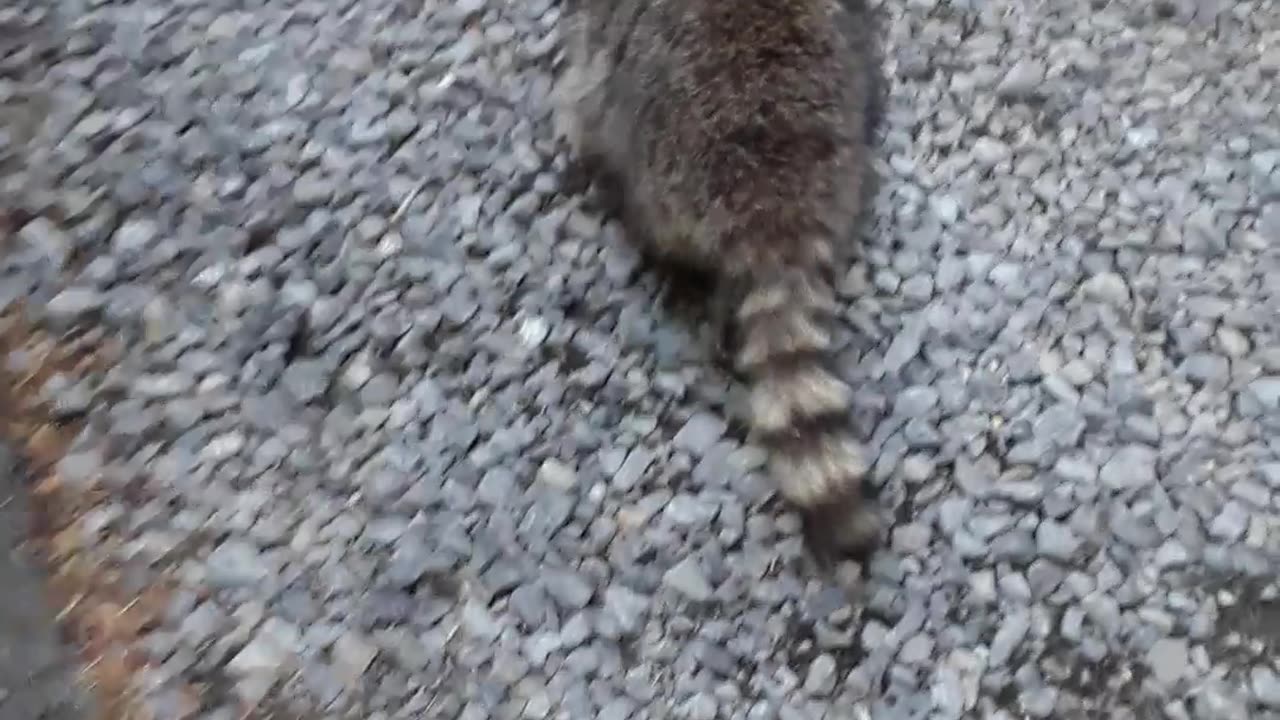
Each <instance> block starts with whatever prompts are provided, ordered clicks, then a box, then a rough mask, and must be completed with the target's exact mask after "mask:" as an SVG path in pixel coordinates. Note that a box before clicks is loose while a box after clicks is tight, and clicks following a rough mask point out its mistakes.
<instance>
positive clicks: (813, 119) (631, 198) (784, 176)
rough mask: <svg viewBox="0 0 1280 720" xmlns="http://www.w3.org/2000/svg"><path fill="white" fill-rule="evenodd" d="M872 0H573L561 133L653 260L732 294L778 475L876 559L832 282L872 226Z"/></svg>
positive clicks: (824, 529) (560, 84) (842, 546)
mask: <svg viewBox="0 0 1280 720" xmlns="http://www.w3.org/2000/svg"><path fill="white" fill-rule="evenodd" d="M866 1H867V0H565V2H566V5H567V7H565V14H564V18H563V19H564V21H565V24H566V25H565V26H566V29H567V36H566V38H565V39H566V44H565V50H566V57H565V65H564V68H563V71H562V73H561V75H560V77H559V78H558V80H557V83H556V90H555V103H556V110H555V114H554V117H555V123H556V127H557V132H558V134H559V135H561V136H562V137H563V138H564V139H565V140H566V141H567V143H568V145H569V147H570V150H571V153H572V154H573V156H574V162H577V163H581V164H582V166H584V167H587V168H589V169H590V170H591V171H593V173H594V174H598V175H601V176H604V177H607V178H608V180H609V181H610V182H612V183H613V184H614V187H615V188H616V192H617V194H618V195H619V196H620V197H619V212H620V213H621V216H622V221H623V226H624V228H625V231H626V232H627V234H628V235H629V236H630V237H631V239H632V240H633V241H634V242H638V243H640V244H641V245H642V247H644V248H645V249H646V251H647V253H648V254H649V255H650V256H651V257H654V258H655V259H658V260H660V261H663V262H669V263H671V264H673V265H675V266H677V267H679V266H684V267H687V268H692V269H696V270H700V271H703V272H707V273H710V274H711V275H712V276H713V277H715V278H716V279H717V281H716V285H715V288H714V290H713V292H714V295H713V297H714V300H713V308H714V312H715V313H716V315H717V316H718V317H719V319H720V322H723V323H724V324H725V325H726V328H725V329H726V330H729V331H730V332H731V334H730V335H727V337H733V338H734V341H733V343H732V347H731V348H730V350H731V354H732V357H733V359H734V363H735V365H736V369H737V370H738V371H739V372H741V373H743V374H744V375H745V376H746V378H747V381H748V387H749V398H750V399H749V403H748V404H749V417H748V418H747V421H748V427H749V429H750V431H751V433H752V435H753V437H754V438H755V439H756V441H757V442H759V444H760V445H761V446H762V447H763V448H764V449H765V450H766V451H767V452H768V453H769V464H768V468H769V473H770V475H772V477H773V480H774V482H775V484H776V486H777V487H778V490H779V492H780V494H781V495H782V497H783V498H785V499H786V500H787V501H789V502H790V503H792V505H793V506H794V507H796V508H798V509H799V510H800V511H801V514H802V515H803V516H804V517H805V519H806V530H807V532H808V534H809V535H810V537H811V538H816V539H817V540H818V541H819V542H820V543H821V544H822V545H823V546H824V548H825V549H831V550H836V551H838V552H839V553H841V554H854V553H861V552H865V551H868V550H870V549H872V548H873V546H874V545H875V544H876V543H877V542H878V540H879V535H880V524H879V522H878V519H877V518H878V515H877V514H876V513H874V512H872V511H871V510H870V509H869V507H868V503H867V500H866V498H864V496H863V488H862V486H863V480H864V477H865V476H866V474H867V471H868V469H869V463H868V459H867V456H866V451H865V449H864V448H863V447H862V445H861V444H860V443H859V442H858V441H857V439H856V437H855V435H854V433H853V431H852V427H851V420H850V414H851V409H852V408H851V403H852V396H853V392H852V389H851V388H850V386H849V385H848V384H847V383H846V382H845V381H844V380H842V379H841V378H840V377H839V375H838V374H837V372H836V370H835V368H834V367H833V366H834V363H833V362H832V323H833V321H834V313H835V312H836V310H837V307H836V302H835V292H834V289H833V285H834V282H835V278H836V276H837V274H838V273H839V271H840V270H841V262H842V260H844V259H845V251H846V250H847V249H848V248H847V245H848V244H849V243H850V242H852V240H853V239H854V236H855V235H856V233H857V230H858V224H859V221H860V219H861V218H862V217H863V206H864V205H865V204H866V201H867V199H868V192H867V189H868V183H871V182H873V181H874V178H873V177H872V175H871V171H870V164H871V158H870V157H869V154H870V153H869V147H870V144H871V139H872V137H873V132H874V130H875V127H874V126H875V123H876V119H877V118H878V116H879V109H878V108H879V104H880V94H881V92H882V91H881V88H882V81H881V79H880V77H879V75H878V73H879V72H880V62H879V58H880V55H879V46H878V43H877V36H876V25H875V24H874V17H873V14H872V11H871V9H870V8H868V7H867V5H866Z"/></svg>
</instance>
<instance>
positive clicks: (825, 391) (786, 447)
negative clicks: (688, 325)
mask: <svg viewBox="0 0 1280 720" xmlns="http://www.w3.org/2000/svg"><path fill="white" fill-rule="evenodd" d="M739 285H740V287H742V288H743V289H742V291H741V294H740V295H739V297H741V304H740V305H738V306H737V307H736V308H734V311H735V317H734V318H733V322H734V329H735V330H736V334H737V336H738V343H737V348H736V353H735V357H734V360H735V363H736V365H737V367H738V369H739V370H740V371H741V372H744V373H745V374H746V376H747V378H748V382H749V383H750V404H749V417H748V425H749V427H750V430H751V432H752V434H753V435H754V436H755V438H756V441H757V442H758V443H759V444H760V445H761V446H762V447H763V448H764V449H765V450H766V451H767V452H768V454H769V470H770V474H771V475H772V476H773V478H774V482H775V483H776V484H777V487H778V490H779V492H780V494H781V495H782V496H783V497H784V498H785V499H786V500H787V501H788V502H790V503H791V504H792V505H793V506H795V507H796V508H798V509H799V510H800V511H801V512H802V514H803V515H804V516H805V520H806V531H807V533H808V534H809V535H810V537H811V539H813V540H814V541H816V543H817V544H819V545H820V546H822V547H823V548H824V549H827V550H833V551H836V552H838V553H839V554H842V555H857V554H861V553H865V552H867V551H869V550H871V549H872V546H873V545H874V544H875V543H876V542H877V540H878V537H879V535H880V523H879V520H878V517H877V515H876V514H875V513H874V512H872V511H871V509H870V508H868V507H867V503H866V501H865V498H864V495H863V487H862V485H863V480H864V478H865V477H866V475H867V472H868V470H869V465H868V461H867V455H866V450H865V449H864V447H863V446H862V444H861V443H860V442H858V440H857V438H856V437H855V435H854V432H853V428H852V422H851V418H850V413H851V410H852V403H853V390H852V389H851V388H850V387H849V385H848V384H847V383H845V382H844V381H843V380H841V379H840V377H839V376H838V375H837V374H836V373H835V371H834V369H833V368H832V365H833V363H832V356H831V344H832V339H831V331H830V327H831V324H832V321H833V315H834V312H835V299H834V292H833V290H832V288H831V283H830V282H828V281H827V280H826V279H825V278H824V277H823V276H822V275H821V273H818V272H813V273H805V272H800V271H794V270H793V271H777V272H764V273H761V272H759V271H758V270H757V271H752V272H750V274H749V275H748V277H746V278H744V279H743V281H742V282H741V283H739Z"/></svg>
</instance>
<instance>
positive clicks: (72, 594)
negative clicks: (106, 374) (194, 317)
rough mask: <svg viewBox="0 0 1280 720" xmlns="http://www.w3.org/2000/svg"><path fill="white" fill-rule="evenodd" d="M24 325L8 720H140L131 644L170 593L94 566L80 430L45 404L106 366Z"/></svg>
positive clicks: (11, 437)
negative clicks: (75, 481) (76, 456)
mask: <svg viewBox="0 0 1280 720" xmlns="http://www.w3.org/2000/svg"><path fill="white" fill-rule="evenodd" d="M4 247H5V235H4V231H3V226H2V225H0V252H3V251H4ZM21 318H22V315H21V311H20V309H15V308H11V309H10V310H9V311H7V312H6V313H4V314H2V315H0V358H6V360H5V362H4V363H3V364H0V409H2V410H3V412H0V503H3V504H4V508H3V510H2V511H0V513H2V514H0V533H3V537H0V542H4V543H6V544H7V547H8V548H14V547H15V546H17V545H18V544H20V543H24V541H29V542H26V543H25V548H24V550H23V552H22V553H21V555H20V554H19V553H17V552H12V551H11V552H10V553H9V554H8V557H6V558H5V559H4V561H3V562H0V588H3V589H2V590H0V648H2V649H3V652H0V718H5V719H6V720H7V719H8V718H14V719H15V720H17V719H18V718H21V719H22V720H41V719H45V718H47V719H48V720H64V719H65V720H70V719H71V718H77V719H82V718H83V719H86V720H87V719H88V718H91V717H92V718H102V720H140V719H141V718H145V717H147V715H145V714H142V713H141V711H140V710H139V709H138V708H136V707H134V706H133V704H132V701H131V699H130V687H131V683H132V682H133V678H134V675H135V673H136V672H137V671H138V670H139V669H140V668H142V667H143V666H144V665H145V662H144V661H143V657H142V656H141V654H140V653H138V652H137V651H136V650H135V649H134V648H133V647H132V645H133V643H134V641H136V639H137V638H138V637H139V635H140V633H141V632H142V631H143V630H144V629H145V628H146V627H147V626H148V625H149V624H151V622H152V621H153V619H154V618H156V617H158V615H159V612H160V611H161V610H162V609H163V608H164V607H165V604H166V593H164V592H163V590H162V589H159V588H153V587H136V588H127V587H126V586H125V584H124V583H123V582H122V581H121V580H122V578H121V577H119V575H120V574H119V573H116V572H113V571H111V570H109V569H105V568H103V567H101V566H99V565H98V564H97V563H96V562H95V560H94V557H95V555H96V553H95V552H94V551H93V549H92V546H91V545H90V544H89V543H88V542H87V541H86V538H85V536H84V534H83V533H82V531H81V527H80V518H81V517H82V514H83V512H84V510H85V509H87V508H89V507H92V505H93V504H94V502H95V495H94V491H93V490H92V489H91V488H69V487H66V486H65V485H64V484H63V483H62V481H61V480H60V478H59V477H58V474H57V472H56V467H57V463H58V462H59V460H61V459H62V457H63V455H64V453H65V451H66V449H67V448H68V447H69V446H70V445H71V441H72V439H73V438H74V437H75V434H76V431H77V429H78V428H77V427H76V423H75V422H74V420H73V419H70V418H66V419H63V420H62V421H57V420H55V419H54V418H53V415H52V413H51V412H50V409H49V408H48V407H47V406H46V404H45V403H44V402H43V401H42V400H41V398H40V395H41V390H42V389H43V388H44V387H45V386H46V383H49V382H50V381H51V380H53V379H55V378H58V377H59V376H61V378H62V379H66V378H74V377H79V376H81V375H83V374H85V373H86V372H89V371H90V370H91V369H93V368H98V367H101V366H102V363H103V360H104V357H103V355H102V354H101V353H100V352H99V349H98V347H97V345H98V343H95V342H90V341H88V340H87V339H83V338H82V339H78V340H77V339H74V338H57V339H54V338H50V337H48V336H45V335H43V334H40V333H35V332H33V331H32V330H31V328H30V327H28V326H27V325H26V324H25V323H24V322H23V321H22V319H21ZM24 515H25V516H26V517H25V518H24V517H23V516H24ZM24 557H30V561H26V560H24V559H22V558H24ZM41 565H43V566H44V567H41ZM128 590H132V592H129V591H128ZM59 625H61V628H60V629H61V630H62V631H63V632H62V633H61V634H62V635H63V638H61V639H60V638H59V637H58V636H59V627H58V626H59ZM65 641H69V642H65ZM67 645H70V646H71V648H68V647H67ZM75 651H78V653H79V656H80V658H79V659H80V660H81V663H80V667H79V668H76V667H75V665H73V660H74V654H75ZM89 698H91V699H89Z"/></svg>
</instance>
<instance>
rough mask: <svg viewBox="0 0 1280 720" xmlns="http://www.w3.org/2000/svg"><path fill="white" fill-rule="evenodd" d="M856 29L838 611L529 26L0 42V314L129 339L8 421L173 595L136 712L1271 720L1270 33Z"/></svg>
mask: <svg viewBox="0 0 1280 720" xmlns="http://www.w3.org/2000/svg"><path fill="white" fill-rule="evenodd" d="M887 4H888V5H891V6H892V10H890V11H889V12H890V13H891V14H892V15H893V21H892V24H891V35H892V37H891V38H890V39H889V41H888V46H889V62H888V66H889V68H890V70H891V71H892V73H893V76H894V81H893V84H892V104H891V108H890V110H889V112H888V115H887V118H886V126H887V127H886V132H885V138H884V143H883V151H882V162H883V166H884V174H885V180H884V184H883V188H882V190H881V193H880V196H879V199H878V211H877V212H878V218H879V220H878V222H877V224H876V226H875V227H874V229H870V230H869V231H868V233H867V240H866V250H865V253H864V262H863V264H861V265H860V266H858V267H856V268H854V270H853V271H851V272H850V273H849V275H848V277H847V278H846V279H845V280H844V282H843V283H842V286H841V292H842V294H843V295H844V296H845V299H846V301H847V307H848V310H847V313H846V317H847V318H848V320H849V329H850V332H849V333H848V339H847V353H846V355H845V358H846V360H847V368H848V371H849V373H850V374H851V375H852V376H853V377H854V378H855V379H856V380H857V384H858V387H859V388H860V389H859V397H860V403H859V408H860V409H859V413H860V425H861V428H862V430H863V431H864V432H865V433H866V439H867V441H868V443H869V444H870V445H871V447H872V448H873V449H874V450H875V451H876V452H877V453H878V462H877V463H876V465H875V476H876V479H877V481H878V482H879V484H880V485H881V486H882V487H883V491H882V493H881V496H880V498H879V501H880V503H881V504H882V505H883V507H884V509H885V512H887V513H892V514H893V515H894V516H895V517H896V518H897V522H896V525H895V527H894V529H893V531H892V537H891V541H890V544H889V547H888V548H886V550H885V551H884V552H882V553H880V554H879V555H878V556H877V557H876V559H875V560H874V561H872V562H871V563H870V564H869V566H868V567H867V568H865V571H866V572H865V582H864V586H863V587H862V588H861V590H860V593H859V594H858V595H857V596H856V597H855V598H854V599H853V600H852V601H849V600H847V599H846V596H845V595H844V594H842V593H841V591H840V590H838V589H837V588H836V587H834V586H832V585H829V584H826V583H824V582H822V581H820V580H818V579H817V578H818V577H820V576H818V575H816V574H815V573H814V572H813V571H812V569H811V568H809V567H808V566H807V564H806V563H805V561H804V560H803V553H802V550H801V543H800V538H799V535H798V523H797V522H796V518H795V517H793V516H792V515H791V514H789V513H786V512H784V511H783V509H782V508H781V507H780V506H779V503H778V502H777V500H776V499H774V498H773V496H772V493H771V491H770V489H769V485H768V483H767V482H766V481H765V480H764V479H763V478H762V477H761V476H760V474H759V472H758V469H759V463H760V460H761V458H760V454H759V452H758V451H757V450H755V449H752V448H750V447H747V446H744V445H743V444H742V443H741V433H740V432H739V429H738V428H737V427H736V425H734V424H730V423H726V422H725V421H724V420H723V419H722V418H724V417H725V413H726V404H728V405H730V406H732V404H733V403H735V402H737V397H736V395H735V394H734V392H736V391H734V392H730V389H731V386H730V383H729V380H728V378H726V377H725V375H724V374H723V373H722V372H721V371H719V370H718V369H716V368H715V367H714V366H713V365H711V364H710V352H709V350H710V347H711V346H710V343H709V342H708V340H709V338H707V337H706V334H705V332H704V331H703V330H701V329H700V328H699V326H698V325H696V324H690V323H688V322H686V320H687V318H685V317H684V316H683V315H681V314H680V313H677V312H674V311H672V310H671V309H670V306H669V304H667V303H663V302H662V301H661V299H660V298H661V296H662V294H663V291H662V288H661V284H660V283H659V281H658V280H657V279H656V278H654V277H652V276H651V275H649V274H648V273H644V272H637V268H638V264H637V263H638V261H637V258H636V255H635V253H634V252H633V251H631V250H630V249H629V247H628V245H627V244H626V242H625V239H624V238H622V237H621V235H620V233H619V231H618V229H617V226H616V224H614V223H611V222H606V219H605V218H602V217H601V216H600V215H599V214H598V213H597V212H596V211H594V210H592V209H591V207H590V206H589V205H587V204H584V201H583V200H582V198H575V197H568V196H566V195H564V194H562V193H560V192H559V191H558V189H557V188H558V184H559V182H560V181H559V179H558V178H559V176H558V174H557V170H558V168H560V167H562V166H563V164H564V158H563V157H556V148H555V147H554V146H553V145H551V144H550V143H549V141H548V138H549V127H548V122H547V118H546V102H545V94H546V91H547V87H548V77H547V75H546V70H545V68H546V67H547V64H548V62H549V61H550V59H551V57H552V55H553V53H554V51H555V48H556V42H557V38H556V35H555V30H554V28H555V26H556V24H557V17H558V11H557V9H556V8H555V7H554V6H553V4H552V2H551V0H523V1H522V2H509V3H503V2H498V1H497V0H487V2H486V0H455V1H454V2H434V1H429V2H426V3H414V2H405V1H404V0H358V1H354V0H346V1H339V2H328V1H325V0H271V1H270V2H267V0H199V1H197V0H178V1H174V0H117V1H116V2H108V1H107V0H62V1H60V2H57V3H50V2H47V0H11V2H9V3H7V4H5V6H4V7H3V8H0V209H2V210H3V213H4V215H5V216H6V217H7V225H8V230H7V231H5V230H4V229H3V228H0V240H2V241H3V242H4V250H3V254H2V255H0V272H2V274H0V305H3V306H10V305H14V307H16V304H17V303H18V301H19V300H25V302H24V303H22V304H23V305H24V306H25V308H26V313H27V316H28V319H29V320H30V321H31V322H33V323H35V324H36V325H37V327H38V328H40V329H42V330H44V331H46V332H50V333H64V332H71V333H72V334H74V335H76V336H77V337H78V338H79V340H78V342H80V343H85V342H101V343H106V344H115V345H117V346H118V347H119V353H120V357H119V362H118V363H117V364H116V365H115V366H114V368H112V369H110V370H109V371H107V372H105V373H98V374H90V375H85V376H83V377H81V376H76V375H73V374H69V373H64V374H55V375H52V376H50V377H49V379H48V380H47V381H45V382H44V383H43V385H42V386H41V387H40V388H38V389H39V391H40V392H41V393H43V397H44V398H45V399H46V400H47V401H48V404H49V412H50V413H51V414H52V419H54V420H55V421H57V422H59V423H64V424H66V423H71V422H72V421H81V420H82V421H83V426H82V429H81V430H79V434H78V436H76V438H75V440H74V442H73V443H71V444H70V446H69V447H68V448H67V450H66V455H65V458H64V459H63V460H62V461H61V462H60V463H59V465H58V467H57V474H56V475H57V479H58V481H59V483H60V484H61V486H63V487H65V488H67V489H69V490H70V491H71V492H73V493H79V494H80V495H81V496H83V497H92V498H94V500H95V502H96V506H95V507H94V508H93V509H92V510H90V511H89V512H87V513H85V514H84V515H83V516H81V517H80V518H79V520H78V523H77V524H76V525H75V526H74V527H75V530H76V533H77V537H79V542H81V543H82V546H81V547H79V552H80V553H81V554H82V555H81V556H82V557H84V558H91V559H93V560H94V561H95V562H99V561H100V562H102V563H105V564H106V565H108V566H110V567H113V568H116V569H119V570H121V572H122V573H123V574H125V575H128V576H129V577H131V578H132V583H133V586H134V588H135V590H136V591H138V592H141V591H142V590H141V588H142V587H143V586H147V587H153V588H154V587H164V588H166V591H165V592H166V596H165V597H166V598H167V599H166V606H165V607H164V609H163V612H159V613H157V614H156V615H155V616H154V618H152V620H153V621H152V622H151V623H150V624H149V625H147V626H146V627H145V628H142V629H143V630H146V631H147V632H143V633H142V635H141V639H140V640H139V641H138V645H137V648H138V651H139V652H140V653H142V654H144V655H145V657H146V658H147V665H146V667H144V668H142V669H140V670H138V671H137V672H136V674H135V675H134V676H133V682H134V687H135V689H136V691H137V695H138V697H139V698H140V701H139V702H140V704H141V706H144V707H146V708H149V709H150V710H151V711H152V712H153V713H154V714H155V717H157V718H158V719H160V720H170V719H172V720H182V719H183V718H197V717H198V718H209V719H211V720H233V719H234V718H264V719H265V718H268V717H275V718H282V717H306V718H329V717H333V718H343V717H351V718H367V719H370V720H372V719H385V718H459V719H466V720H481V719H483V718H528V719H530V720H536V719H539V718H571V719H573V720H578V719H581V718H598V719H599V720H626V719H627V718H690V719H701V720H712V719H714V718H734V719H749V720H765V719H766V718H779V719H780V720H803V719H813V720H817V719H818V718H828V719H829V720H837V719H844V718H850V719H853V718H875V719H876V720H897V719H904V720H905V719H907V718H939V719H941V718H954V719H959V718H961V717H982V718H997V719H1012V718H1050V717H1052V718H1063V719H1068V720H1069V719H1072V718H1103V717H1105V718H1115V719H1116V720H1125V719H1130V718H1131V719H1134V720H1137V719H1144V718H1174V719H1181V718H1194V719H1196V720H1218V719H1221V720H1236V719H1240V720H1244V719H1245V718H1269V717H1271V718H1274V717H1280V667H1278V666H1277V663H1276V659H1275V658H1276V654H1277V652H1280V586H1278V585H1277V584H1276V582H1275V580H1274V578H1275V577H1276V572H1277V570H1278V569H1280V568H1278V567H1277V566H1278V563H1277V559H1278V558H1280V111H1277V105H1280V77H1277V75H1278V74H1280V4H1278V3H1276V2H1274V1H1273V0H1258V1H1255V2H1231V1H1230V0H1159V1H1154V0H1124V1H1121V2H1102V1H1098V2H1082V1H1081V0H903V1H899V0H895V1H893V2H889V3H887ZM0 219H3V218H0ZM4 235H7V238H5V237H3V236H4ZM108 341H110V342H108ZM38 361H39V358H38V357H36V356H35V354H34V353H32V352H27V353H21V352H19V353H15V354H13V355H11V356H10V357H9V358H8V360H7V363H8V367H9V369H10V370H11V371H14V370H21V369H22V368H23V367H25V366H26V365H29V364H32V363H36V362H38ZM726 398H727V399H726ZM77 427H79V426H77ZM91 489H92V490H93V493H92V494H89V491H90V490H91ZM0 709H2V708H0Z"/></svg>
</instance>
